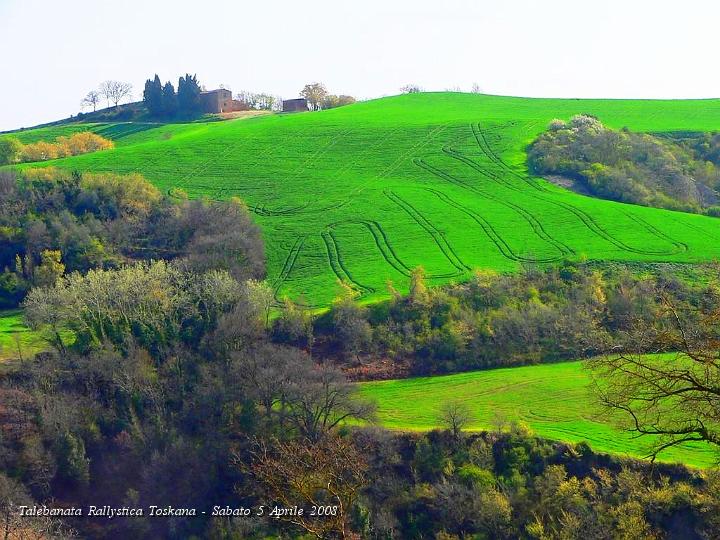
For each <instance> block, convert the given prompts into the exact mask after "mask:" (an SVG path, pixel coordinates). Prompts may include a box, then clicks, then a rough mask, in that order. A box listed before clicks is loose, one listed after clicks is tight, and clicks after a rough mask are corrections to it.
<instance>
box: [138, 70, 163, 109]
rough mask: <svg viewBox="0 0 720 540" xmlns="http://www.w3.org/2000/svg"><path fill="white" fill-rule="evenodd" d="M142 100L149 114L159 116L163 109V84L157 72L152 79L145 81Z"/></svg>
mask: <svg viewBox="0 0 720 540" xmlns="http://www.w3.org/2000/svg"><path fill="white" fill-rule="evenodd" d="M143 102H144V103H145V107H147V110H148V113H149V114H150V116H156V117H157V116H160V115H161V114H162V113H163V112H164V110H163V86H162V83H161V82H160V77H158V75H157V73H156V74H155V78H154V79H148V80H147V81H145V90H144V91H143Z"/></svg>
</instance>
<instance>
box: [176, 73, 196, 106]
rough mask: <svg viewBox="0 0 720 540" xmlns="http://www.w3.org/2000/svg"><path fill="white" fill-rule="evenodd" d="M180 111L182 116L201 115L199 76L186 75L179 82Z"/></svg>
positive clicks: (178, 98)
mask: <svg viewBox="0 0 720 540" xmlns="http://www.w3.org/2000/svg"><path fill="white" fill-rule="evenodd" d="M177 100H178V110H179V111H180V113H181V114H186V115H188V116H192V115H195V114H198V113H200V85H199V84H198V81H197V76H196V75H193V76H192V77H191V76H190V74H189V73H186V74H185V76H184V77H180V80H179V81H178V93H177Z"/></svg>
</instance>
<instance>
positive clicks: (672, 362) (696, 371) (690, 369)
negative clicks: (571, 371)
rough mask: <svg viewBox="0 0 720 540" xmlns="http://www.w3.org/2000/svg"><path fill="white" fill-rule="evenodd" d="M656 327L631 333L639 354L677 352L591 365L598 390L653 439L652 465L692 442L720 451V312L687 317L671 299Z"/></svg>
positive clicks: (621, 356)
mask: <svg viewBox="0 0 720 540" xmlns="http://www.w3.org/2000/svg"><path fill="white" fill-rule="evenodd" d="M663 306H664V308H665V313H664V314H663V316H661V317H660V318H659V319H658V321H656V322H655V324H651V323H645V322H643V323H641V324H639V325H638V326H637V327H636V328H634V329H633V331H632V336H631V339H630V340H629V342H630V343H634V344H635V350H636V351H648V350H656V351H675V352H674V353H672V354H670V355H662V356H650V355H644V354H639V353H634V352H629V353H616V354H611V355H607V356H603V357H599V358H595V359H593V360H590V361H588V367H589V368H590V369H591V370H592V372H593V379H594V384H593V387H594V391H595V393H596V395H597V396H598V397H599V399H600V402H601V403H602V404H603V405H604V406H605V407H606V409H607V410H608V411H609V412H613V413H616V412H618V411H620V412H621V413H622V417H623V418H624V420H625V422H624V424H625V427H626V428H627V429H628V430H629V431H632V432H635V433H636V434H638V435H639V436H648V441H649V452H648V456H647V457H649V458H651V459H652V460H653V461H654V460H655V458H656V457H657V456H658V454H659V453H660V452H662V451H663V450H665V449H666V448H670V447H672V446H677V445H679V444H683V443H686V442H690V441H701V442H707V443H709V444H712V445H715V446H717V447H720V428H719V427H718V426H720V356H719V355H718V350H720V340H719V339H718V337H717V334H716V327H717V323H718V321H719V320H720V311H713V312H706V313H701V314H697V313H694V314H692V320H691V318H690V317H689V316H688V315H684V314H681V313H679V312H678V311H677V310H676V309H675V307H674V306H673V305H671V304H670V302H669V301H668V300H664V301H663Z"/></svg>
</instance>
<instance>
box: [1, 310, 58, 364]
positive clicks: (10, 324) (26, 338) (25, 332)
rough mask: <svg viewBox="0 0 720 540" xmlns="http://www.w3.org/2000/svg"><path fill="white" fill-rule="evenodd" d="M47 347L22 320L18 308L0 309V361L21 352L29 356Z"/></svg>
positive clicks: (17, 355) (25, 356)
mask: <svg viewBox="0 0 720 540" xmlns="http://www.w3.org/2000/svg"><path fill="white" fill-rule="evenodd" d="M46 348H47V342H46V341H45V340H44V339H43V338H42V337H41V335H40V334H39V333H38V332H33V331H32V330H30V329H29V328H28V327H27V326H25V323H24V322H23V316H22V312H21V311H20V310H18V309H12V310H6V311H0V361H5V360H10V359H16V358H18V357H19V356H20V354H22V356H23V357H24V358H29V357H30V356H32V355H33V354H35V353H36V352H38V351H41V350H43V349H46Z"/></svg>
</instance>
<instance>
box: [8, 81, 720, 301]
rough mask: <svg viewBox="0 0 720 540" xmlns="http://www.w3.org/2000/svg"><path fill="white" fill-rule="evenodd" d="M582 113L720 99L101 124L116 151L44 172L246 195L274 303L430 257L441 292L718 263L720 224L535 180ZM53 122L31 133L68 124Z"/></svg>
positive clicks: (674, 121) (405, 107)
mask: <svg viewBox="0 0 720 540" xmlns="http://www.w3.org/2000/svg"><path fill="white" fill-rule="evenodd" d="M578 113H588V114H594V115H596V116H598V117H599V118H600V120H601V121H602V122H603V123H605V124H606V125H608V126H610V127H613V128H621V127H623V126H628V127H629V128H631V129H633V130H636V131H653V132H670V131H712V130H720V100H695V101H692V100H688V101H649V100H644V101H643V100H569V99H565V100H563V99H527V98H510V97H499V96H483V95H474V94H459V93H437V94H429V93H428V94H412V95H404V96H396V97H390V98H383V99H378V100H374V101H368V102H363V103H357V104H355V105H349V106H347V107H340V108H337V109H332V110H328V111H320V112H313V113H298V114H275V115H266V116H263V117H258V118H248V119H242V120H233V121H225V122H212V123H203V122H199V123H193V124H168V125H153V124H107V125H98V124H92V125H90V127H91V128H92V129H93V130H94V131H96V132H98V133H100V134H103V135H106V136H109V137H112V138H115V139H116V140H117V147H116V148H115V149H113V150H108V151H103V152H96V153H92V154H85V155H81V156H76V157H72V158H65V159H61V160H57V161H55V162H45V163H44V164H43V165H48V164H50V165H55V166H58V167H64V168H68V169H74V170H80V171H108V172H110V171H112V172H118V173H130V172H140V173H142V174H144V175H145V176H146V177H147V178H148V179H149V180H151V181H152V182H154V183H155V184H156V185H157V186H159V187H160V188H161V189H163V190H166V191H169V192H170V193H175V192H176V191H174V188H181V189H183V190H184V191H185V192H187V193H188V194H189V195H190V196H191V197H209V198H215V199H224V198H229V197H233V196H237V197H241V198H242V199H244V200H245V201H246V202H247V203H248V206H249V208H250V209H251V210H252V211H253V212H254V214H255V219H256V221H257V223H258V224H259V225H260V226H261V228H262V230H263V235H264V239H265V243H266V255H267V259H268V279H269V281H270V282H271V283H272V284H273V287H274V288H275V292H276V297H277V298H278V300H279V299H281V298H282V297H284V296H290V297H293V298H302V300H303V301H304V302H305V303H306V304H308V305H310V306H314V307H323V306H327V305H328V304H329V303H330V301H331V300H332V298H333V297H334V296H335V295H336V293H337V291H338V289H339V287H338V286H337V281H338V280H342V281H344V282H346V283H347V284H348V285H350V286H351V287H353V288H355V290H356V291H357V292H358V295H359V296H360V297H361V298H362V299H363V300H365V301H373V300H376V299H378V298H381V297H386V296H387V287H386V283H387V282H388V281H392V282H393V283H394V285H395V287H396V288H397V289H399V290H406V288H407V284H408V281H409V279H408V276H409V274H410V271H411V269H412V268H414V267H416V266H418V265H422V266H423V267H424V268H425V270H426V273H427V276H428V279H429V281H430V283H431V284H435V285H437V284H442V283H447V282H450V281H461V280H463V279H466V278H467V277H468V276H470V275H471V273H472V271H473V270H474V269H476V268H492V269H495V270H498V271H514V270H517V269H519V268H520V267H521V266H522V265H523V264H525V263H533V264H539V265H543V264H551V263H553V262H556V261H559V260H562V259H565V258H568V259H573V258H581V257H586V258H588V259H591V260H603V261H645V262H662V261H668V262H698V261H707V260H711V259H714V258H717V257H718V256H720V220H718V219H716V218H708V217H703V216H698V215H690V214H684V213H681V212H670V211H666V210H659V209H653V208H643V207H638V206H632V205H626V204H619V203H615V202H610V201H604V200H598V199H592V198H588V197H584V196H581V195H578V194H575V193H571V192H569V191H566V190H563V189H561V188H559V187H556V186H554V185H552V184H550V183H548V182H545V181H544V180H541V179H538V178H533V177H531V176H530V175H529V174H528V170H527V167H526V157H525V148H526V146H527V145H528V143H530V142H531V141H532V140H533V139H534V138H535V137H536V136H537V134H538V133H540V132H541V131H543V130H544V129H545V128H546V126H547V125H548V123H549V122H550V121H551V120H552V119H553V118H563V119H567V118H569V117H570V116H571V115H573V114H578ZM76 128H78V126H77V125H74V126H73V127H72V129H76ZM44 129H46V132H42V131H41V130H37V131H38V132H40V133H33V132H32V131H26V132H23V133H22V137H24V138H25V139H27V140H30V139H32V138H37V137H40V136H43V137H47V136H49V135H50V134H52V135H53V136H55V135H56V133H55V132H52V129H55V130H57V129H59V128H52V129H51V128H44ZM63 129H70V128H68V127H64V128H63ZM51 132H52V133H51Z"/></svg>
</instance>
